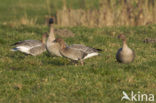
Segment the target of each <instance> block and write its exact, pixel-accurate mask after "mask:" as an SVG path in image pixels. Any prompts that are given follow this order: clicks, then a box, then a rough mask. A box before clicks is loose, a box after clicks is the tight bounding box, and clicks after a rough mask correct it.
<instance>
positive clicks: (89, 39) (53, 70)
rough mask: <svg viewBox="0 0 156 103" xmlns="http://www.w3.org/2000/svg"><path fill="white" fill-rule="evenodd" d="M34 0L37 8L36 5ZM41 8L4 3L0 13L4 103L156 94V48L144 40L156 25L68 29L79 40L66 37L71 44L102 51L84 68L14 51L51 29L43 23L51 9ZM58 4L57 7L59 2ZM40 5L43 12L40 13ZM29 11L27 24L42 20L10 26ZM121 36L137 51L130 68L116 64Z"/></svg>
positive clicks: (71, 102) (105, 101) (107, 102)
mask: <svg viewBox="0 0 156 103" xmlns="http://www.w3.org/2000/svg"><path fill="white" fill-rule="evenodd" d="M87 1H88V2H89V0H87ZM31 2H32V4H33V3H35V4H36V5H35V6H32V4H31ZM19 4H21V5H19ZM28 4H29V5H28ZM30 4H31V5H30ZM41 4H44V3H43V1H42V0H39V1H38V2H35V0H34V1H27V0H23V1H20V0H5V1H3V2H2V3H0V11H1V14H3V15H0V28H1V29H0V78H1V79H0V102H1V103H6V102H11V103H17V102H22V103H28V102H30V103H49V102H52V103H55V102H57V103H60V102H61V103H90V102H91V103H92V102H93V103H99V102H101V103H120V102H121V97H122V91H126V92H127V93H128V94H130V92H131V91H134V92H136V93H137V92H138V91H140V92H141V93H147V94H154V95H155V96H156V89H155V88H156V75H155V74H156V64H155V62H156V52H155V51H156V44H154V43H148V44H146V43H144V42H143V40H144V39H145V38H147V37H149V38H156V35H155V34H156V31H155V30H156V25H146V26H135V27H124V26H120V27H103V28H87V27H70V28H67V27H64V28H67V29H69V30H71V31H72V32H74V33H75V37H69V38H64V39H65V41H66V42H67V43H68V44H73V43H81V44H85V45H87V46H90V47H95V48H100V49H103V52H102V53H101V55H100V56H97V57H94V58H90V59H87V60H85V66H81V65H79V66H77V67H75V66H74V65H73V64H71V62H70V60H68V59H66V58H61V57H51V56H50V55H49V54H48V53H47V52H45V53H43V54H42V55H40V56H37V57H32V56H30V55H25V54H23V53H20V52H11V51H10V49H11V48H12V47H11V46H10V45H11V44H13V43H15V42H17V41H19V40H26V39H38V40H39V39H40V38H41V35H42V33H44V32H46V31H48V27H47V26H45V25H44V16H45V15H48V11H47V8H46V7H45V6H43V5H41ZM45 4H46V2H45ZM54 4H55V6H54V7H58V8H59V6H58V5H59V4H58V5H56V4H57V2H55V3H54ZM6 5H7V6H6ZM75 5H76V4H75ZM90 5H91V4H90ZM37 6H39V7H41V8H40V9H37V10H36V8H38V7H37ZM42 7H43V8H42ZM52 7H53V6H52ZM56 9H57V8H56ZM53 12H55V11H53ZM25 13H26V15H27V16H26V17H27V19H28V20H29V18H32V19H30V20H34V19H35V18H38V19H37V21H35V23H34V24H33V25H30V24H29V23H28V24H27V25H21V24H20V23H19V24H18V25H17V24H14V25H13V24H12V23H11V24H10V23H8V22H17V20H20V19H19V18H23V17H24V14H25ZM35 20H36V19H35ZM5 22H6V23H5ZM36 23H37V24H36ZM39 24H40V25H39ZM57 28H60V27H59V26H57ZM120 33H124V34H125V35H126V36H127V37H128V44H129V46H130V47H131V48H132V49H133V50H135V53H136V58H135V61H134V62H133V63H131V64H127V65H125V64H119V63H117V62H116V59H115V54H116V51H117V50H118V49H119V48H120V47H121V41H120V40H118V39H117V35H118V34H120ZM123 102H127V101H123Z"/></svg>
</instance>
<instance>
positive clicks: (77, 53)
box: [54, 38, 97, 65]
mask: <svg viewBox="0 0 156 103" xmlns="http://www.w3.org/2000/svg"><path fill="white" fill-rule="evenodd" d="M54 42H56V43H58V44H59V52H60V54H61V55H62V56H63V57H66V58H69V59H71V60H74V61H79V60H80V62H81V65H83V64H84V62H83V60H84V59H87V58H89V57H90V56H91V55H90V53H91V52H88V53H87V51H85V47H83V46H81V45H74V46H75V47H76V46H80V47H83V49H84V50H82V49H77V48H76V49H75V48H73V47H71V46H67V44H66V43H65V42H64V40H63V39H60V38H57V39H56V40H55V41H54ZM88 48H89V47H88ZM88 48H86V50H89V49H91V48H89V49H88ZM91 51H92V52H93V50H91ZM95 52H97V51H96V49H95Z"/></svg>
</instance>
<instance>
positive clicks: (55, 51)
mask: <svg viewBox="0 0 156 103" xmlns="http://www.w3.org/2000/svg"><path fill="white" fill-rule="evenodd" d="M49 24H50V33H49V37H48V40H47V45H46V46H47V50H48V51H49V52H50V53H51V54H52V55H56V56H62V55H61V54H60V52H59V46H60V45H59V43H58V42H54V40H55V39H56V38H55V35H54V28H53V19H50V20H49ZM68 47H70V48H72V49H77V50H81V51H83V52H85V53H87V54H88V55H87V56H86V57H85V58H84V59H87V58H90V57H93V56H96V55H99V53H98V52H99V51H102V50H100V49H95V48H90V47H87V46H85V45H81V44H72V45H70V46H68Z"/></svg>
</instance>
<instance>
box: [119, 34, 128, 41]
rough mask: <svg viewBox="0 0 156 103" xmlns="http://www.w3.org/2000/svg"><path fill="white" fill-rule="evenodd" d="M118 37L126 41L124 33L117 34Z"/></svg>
mask: <svg viewBox="0 0 156 103" xmlns="http://www.w3.org/2000/svg"><path fill="white" fill-rule="evenodd" d="M118 38H119V39H121V40H122V41H126V36H125V35H124V34H120V35H118Z"/></svg>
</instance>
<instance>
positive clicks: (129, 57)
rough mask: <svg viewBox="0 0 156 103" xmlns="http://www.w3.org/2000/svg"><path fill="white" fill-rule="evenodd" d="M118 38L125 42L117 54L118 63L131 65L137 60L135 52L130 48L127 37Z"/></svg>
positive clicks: (121, 35)
mask: <svg viewBox="0 0 156 103" xmlns="http://www.w3.org/2000/svg"><path fill="white" fill-rule="evenodd" d="M118 38H119V39H121V40H122V41H123V45H122V48H120V49H119V50H118V52H117V54H116V59H117V61H118V62H120V63H125V64H126V63H131V62H132V61H133V60H134V58H135V54H134V51H133V50H131V49H130V48H129V47H128V45H127V43H126V37H125V35H123V34H120V35H119V36H118Z"/></svg>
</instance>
